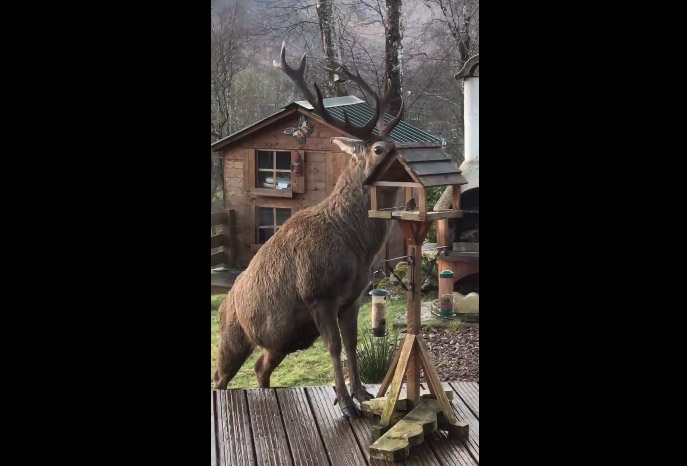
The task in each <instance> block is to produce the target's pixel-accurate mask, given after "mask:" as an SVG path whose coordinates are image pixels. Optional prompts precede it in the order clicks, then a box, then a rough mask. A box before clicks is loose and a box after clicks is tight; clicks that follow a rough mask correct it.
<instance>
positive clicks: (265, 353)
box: [255, 348, 286, 388]
mask: <svg viewBox="0 0 687 466" xmlns="http://www.w3.org/2000/svg"><path fill="white" fill-rule="evenodd" d="M285 357H286V354H284V353H281V352H278V351H272V350H268V349H266V348H263V349H262V354H260V357H259V358H258V360H257V361H256V362H255V376H256V377H257V379H258V386H259V387H260V388H270V376H271V375H272V372H273V371H274V369H276V368H277V366H278V365H279V364H281V362H282V361H283V360H284V358H285Z"/></svg>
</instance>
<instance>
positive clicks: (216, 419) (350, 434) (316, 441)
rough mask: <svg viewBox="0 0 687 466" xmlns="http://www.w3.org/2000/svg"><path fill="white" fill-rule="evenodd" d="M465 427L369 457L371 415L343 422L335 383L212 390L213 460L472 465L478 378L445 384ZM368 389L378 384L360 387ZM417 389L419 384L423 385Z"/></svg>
mask: <svg viewBox="0 0 687 466" xmlns="http://www.w3.org/2000/svg"><path fill="white" fill-rule="evenodd" d="M443 386H444V388H445V389H447V390H453V391H454V392H455V393H454V396H453V400H452V401H451V404H452V405H453V410H454V412H455V413H456V416H457V418H458V419H459V420H461V421H464V422H467V423H468V424H469V425H470V436H469V438H468V439H467V440H458V439H449V438H446V434H445V433H444V432H435V433H434V434H432V435H429V436H427V437H426V438H425V442H424V443H423V444H421V445H419V446H417V447H413V448H411V450H410V457H409V458H408V459H407V460H406V461H405V462H403V463H391V462H386V461H379V460H375V459H372V460H371V459H370V458H369V450H368V446H369V445H370V428H371V426H372V424H373V423H374V420H373V419H372V418H361V419H353V420H349V419H347V418H345V417H344V416H343V415H342V414H341V411H340V410H339V407H338V406H334V404H333V403H334V399H335V397H336V395H335V392H334V387H294V388H270V389H257V388H255V389H233V390H212V397H211V401H212V403H211V404H212V466H225V465H232V466H243V465H246V466H248V465H260V466H263V465H273V466H299V465H310V466H340V465H341V466H358V465H362V466H381V465H391V464H405V465H408V466H414V465H423V466H448V465H461V466H469V465H478V464H479V384H477V383H474V382H452V383H450V384H449V383H444V384H443ZM367 388H368V391H370V392H371V393H375V392H376V391H377V389H378V388H379V385H367ZM423 388H424V387H423Z"/></svg>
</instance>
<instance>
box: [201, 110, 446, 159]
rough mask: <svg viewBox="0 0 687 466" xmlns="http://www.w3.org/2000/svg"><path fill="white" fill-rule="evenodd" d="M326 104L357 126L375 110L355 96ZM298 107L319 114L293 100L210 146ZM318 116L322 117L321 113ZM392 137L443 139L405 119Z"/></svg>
mask: <svg viewBox="0 0 687 466" xmlns="http://www.w3.org/2000/svg"><path fill="white" fill-rule="evenodd" d="M324 106H325V107H326V108H327V110H328V111H329V113H331V114H332V116H333V117H334V118H336V119H338V120H341V121H344V117H343V111H344V109H345V110H346V113H347V114H348V118H349V120H350V121H351V123H353V124H354V125H355V126H361V127H362V126H365V123H367V122H368V120H369V119H370V118H372V115H373V114H374V110H373V108H372V107H370V106H369V105H367V103H366V102H365V101H364V100H360V99H359V98H357V97H355V96H344V97H330V98H327V99H324ZM297 107H302V108H305V109H306V110H308V111H309V112H313V113H314V114H316V115H317V112H315V111H313V108H312V105H310V104H309V103H308V102H306V101H299V102H292V103H290V104H289V105H287V106H286V107H284V108H283V109H281V110H279V111H278V112H276V113H273V114H271V115H269V116H266V117H265V118H262V119H260V120H259V121H256V122H255V123H252V124H251V125H249V126H246V127H245V128H242V129H240V130H238V131H236V132H234V133H232V134H230V135H229V136H226V137H225V138H223V139H221V140H219V141H215V142H214V143H213V144H212V145H211V146H210V147H211V148H212V150H214V151H218V150H220V149H222V148H223V147H225V146H226V145H228V144H231V143H233V142H234V141H236V140H238V139H240V138H242V137H243V136H244V135H245V134H247V133H249V132H250V130H251V128H253V127H254V126H255V125H257V124H258V123H260V122H263V121H265V120H268V119H270V118H273V117H275V116H278V115H280V114H282V113H286V112H287V111H289V110H291V109H293V108H297ZM318 116H320V117H321V115H318ZM390 120H391V115H389V114H388V113H385V114H384V121H385V122H389V121H390ZM373 133H374V134H378V131H377V129H376V128H375V129H374V131H373ZM391 139H392V140H393V141H395V142H397V143H415V144H421V145H422V144H424V143H427V144H429V145H436V144H439V145H440V144H441V139H439V138H437V137H435V136H432V135H431V134H429V133H428V132H426V131H422V130H421V129H418V128H416V127H414V126H413V125H410V124H408V123H406V122H405V121H399V122H398V124H397V125H396V127H395V128H394V129H393V130H392V131H391Z"/></svg>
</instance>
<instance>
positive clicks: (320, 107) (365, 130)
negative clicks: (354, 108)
mask: <svg viewBox="0 0 687 466" xmlns="http://www.w3.org/2000/svg"><path fill="white" fill-rule="evenodd" d="M273 64H274V66H276V67H277V68H280V69H281V70H282V71H283V72H284V73H286V75H287V76H288V77H289V78H291V80H292V81H294V82H295V83H296V86H298V88H299V89H300V90H301V92H302V93H303V95H304V96H305V99H306V100H307V101H308V102H309V103H310V105H312V106H313V108H314V109H315V110H317V112H318V113H319V114H320V115H322V118H324V120H325V121H326V122H327V123H329V124H330V125H332V126H334V127H336V128H339V129H340V130H342V131H344V132H346V133H348V134H351V135H353V136H355V137H357V138H359V139H362V140H363V141H365V140H369V139H371V138H372V131H374V128H375V126H377V128H378V130H379V135H380V137H381V138H385V139H386V138H388V137H389V133H391V130H392V129H393V127H394V126H396V124H397V123H398V121H399V120H400V119H401V113H402V111H403V104H401V112H399V114H398V115H396V117H394V118H393V119H392V120H391V121H390V122H389V124H386V125H385V124H384V122H383V118H381V116H382V115H383V114H384V112H383V110H382V108H383V106H384V105H386V99H387V98H388V96H389V90H388V89H387V91H386V93H385V95H384V99H383V102H382V105H380V101H379V96H378V95H377V94H376V93H375V92H373V91H372V89H371V88H370V86H368V85H367V83H365V81H363V80H362V78H361V77H360V75H359V74H357V76H354V75H353V74H352V73H350V72H349V71H348V70H347V69H346V68H344V67H343V66H341V65H339V64H338V63H334V65H335V66H336V67H337V68H340V69H341V71H342V73H343V74H345V75H346V76H348V78H349V79H351V80H352V81H355V82H356V83H358V85H359V86H361V88H362V89H363V91H364V92H366V93H367V94H369V96H372V97H373V98H374V100H375V109H374V115H373V116H372V118H371V119H370V121H368V122H367V123H366V124H365V126H363V127H359V126H354V125H353V124H352V123H351V122H350V120H349V119H348V114H347V113H346V110H344V111H343V115H344V122H343V123H341V121H340V120H337V119H336V118H334V117H333V116H332V115H331V114H330V113H329V112H328V111H327V109H325V107H324V102H323V99H322V93H321V92H320V88H319V87H318V86H317V84H315V93H316V94H317V98H315V97H313V95H312V92H310V89H308V85H307V83H306V82H305V78H304V75H305V65H306V55H305V54H303V58H301V64H300V66H299V67H298V69H293V68H291V67H290V66H289V65H288V64H287V63H286V42H282V45H281V60H280V62H277V61H276V60H274V61H273ZM380 120H381V121H380Z"/></svg>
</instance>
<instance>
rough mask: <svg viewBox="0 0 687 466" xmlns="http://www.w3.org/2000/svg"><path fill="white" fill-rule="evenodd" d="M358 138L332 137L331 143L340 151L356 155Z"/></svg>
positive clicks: (358, 143) (358, 145) (358, 144)
mask: <svg viewBox="0 0 687 466" xmlns="http://www.w3.org/2000/svg"><path fill="white" fill-rule="evenodd" d="M361 142H362V141H361V140H360V139H351V138H343V137H342V138H332V139H331V143H332V144H334V145H336V146H338V147H339V149H341V151H343V152H345V153H347V154H349V155H352V156H354V157H357V156H358V151H359V150H360V143H361Z"/></svg>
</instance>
